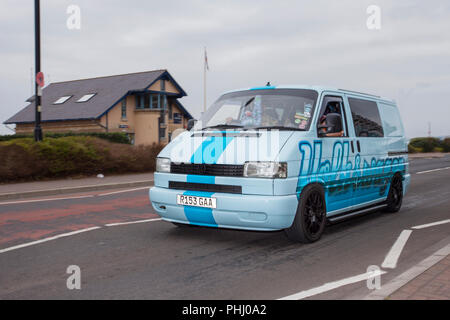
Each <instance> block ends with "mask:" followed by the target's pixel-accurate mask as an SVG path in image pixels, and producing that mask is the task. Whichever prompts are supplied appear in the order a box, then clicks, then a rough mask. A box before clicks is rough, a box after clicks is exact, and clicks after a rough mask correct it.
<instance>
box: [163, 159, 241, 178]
mask: <svg viewBox="0 0 450 320" xmlns="http://www.w3.org/2000/svg"><path fill="white" fill-rule="evenodd" d="M170 172H171V173H183V174H196V175H202V176H221V177H242V176H243V175H244V166H243V165H234V164H200V163H173V162H172V163H171V164H170Z"/></svg>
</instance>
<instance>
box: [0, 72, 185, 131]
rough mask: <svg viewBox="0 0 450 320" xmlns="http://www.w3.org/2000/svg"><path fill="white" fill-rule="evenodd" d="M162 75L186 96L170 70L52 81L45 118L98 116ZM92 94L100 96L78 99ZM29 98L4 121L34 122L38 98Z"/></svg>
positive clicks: (47, 91)
mask: <svg viewBox="0 0 450 320" xmlns="http://www.w3.org/2000/svg"><path fill="white" fill-rule="evenodd" d="M160 78H167V79H170V80H171V81H172V82H173V83H174V85H175V86H176V87H177V88H178V90H179V91H180V95H179V97H180V98H181V97H182V96H185V95H186V93H185V92H184V91H183V89H182V88H181V87H180V86H179V85H178V84H177V83H176V82H175V80H174V79H173V78H172V77H171V76H170V74H169V72H168V71H167V70H155V71H148V72H139V73H129V74H123V75H116V76H107V77H98V78H91V79H82V80H73V81H65V82H56V83H51V84H50V85H48V86H47V87H45V88H44V89H43V93H42V121H43V122H45V121H61V120H81V119H98V118H99V117H101V116H102V115H103V114H105V112H107V111H108V110H109V109H110V108H111V107H113V106H114V105H115V104H116V103H117V102H119V101H120V100H121V99H122V98H123V97H124V96H125V95H126V94H127V93H128V92H129V91H141V90H145V89H147V88H148V87H149V86H150V85H152V84H153V83H154V82H155V81H157V80H158V79H160ZM90 93H96V95H95V96H93V97H92V98H91V99H90V100H88V101H86V102H76V101H77V100H78V99H80V98H81V97H83V96H84V95H86V94H90ZM64 96H72V97H71V98H70V99H68V100H67V101H66V102H64V103H63V104H53V103H54V102H55V101H56V100H58V99H59V98H61V97H64ZM27 101H28V102H30V104H29V105H28V106H26V107H25V108H23V109H22V110H21V111H19V112H18V113H16V114H15V115H14V116H12V117H11V118H9V119H8V120H6V121H5V122H4V123H5V124H11V123H29V122H34V119H35V118H34V117H35V114H34V113H35V111H34V109H35V103H34V99H28V100H27ZM186 112H187V111H186Z"/></svg>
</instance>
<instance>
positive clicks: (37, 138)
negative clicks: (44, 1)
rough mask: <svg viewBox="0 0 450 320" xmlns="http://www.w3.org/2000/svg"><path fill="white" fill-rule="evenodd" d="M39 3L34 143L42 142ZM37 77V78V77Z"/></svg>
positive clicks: (37, 11) (36, 6)
mask: <svg viewBox="0 0 450 320" xmlns="http://www.w3.org/2000/svg"><path fill="white" fill-rule="evenodd" d="M40 20H41V19H40V3H39V0H34V49H35V67H36V70H35V72H36V79H35V94H36V96H35V97H36V98H35V100H34V102H35V127H34V140H35V141H36V142H39V141H42V128H41V111H42V107H41V100H42V87H41V86H40V85H39V83H38V78H39V79H40V78H42V82H41V83H40V84H42V86H43V80H44V79H43V75H42V73H41V28H40V24H41V21H40ZM38 75H39V77H38Z"/></svg>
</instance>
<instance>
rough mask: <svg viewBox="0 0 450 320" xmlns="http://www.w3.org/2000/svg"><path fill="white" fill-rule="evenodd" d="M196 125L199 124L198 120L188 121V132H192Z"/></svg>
mask: <svg viewBox="0 0 450 320" xmlns="http://www.w3.org/2000/svg"><path fill="white" fill-rule="evenodd" d="M196 123H197V120H196V119H189V120H188V123H187V127H186V129H187V130H188V131H191V129H192V128H193V127H194V126H195V124H196Z"/></svg>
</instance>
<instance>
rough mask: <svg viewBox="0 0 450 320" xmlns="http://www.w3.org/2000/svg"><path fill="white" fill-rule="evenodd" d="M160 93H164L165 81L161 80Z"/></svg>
mask: <svg viewBox="0 0 450 320" xmlns="http://www.w3.org/2000/svg"><path fill="white" fill-rule="evenodd" d="M161 91H166V81H165V80H161Z"/></svg>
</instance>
